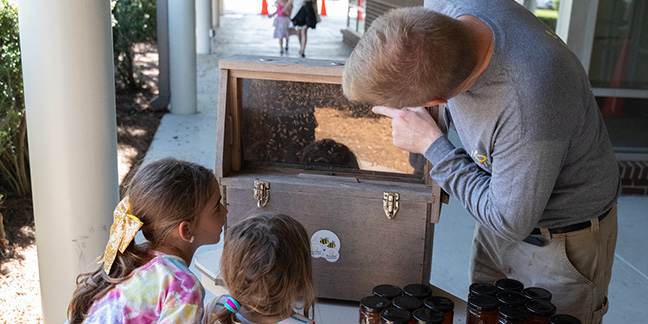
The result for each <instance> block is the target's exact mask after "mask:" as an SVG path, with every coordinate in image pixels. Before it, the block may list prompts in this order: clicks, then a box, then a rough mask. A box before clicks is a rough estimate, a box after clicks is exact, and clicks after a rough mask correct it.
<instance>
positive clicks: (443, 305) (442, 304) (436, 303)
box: [423, 296, 454, 313]
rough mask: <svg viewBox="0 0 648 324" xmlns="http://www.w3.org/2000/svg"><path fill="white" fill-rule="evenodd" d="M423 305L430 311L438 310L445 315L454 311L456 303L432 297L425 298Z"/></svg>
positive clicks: (443, 298) (439, 297)
mask: <svg viewBox="0 0 648 324" xmlns="http://www.w3.org/2000/svg"><path fill="white" fill-rule="evenodd" d="M423 303H424V304H425V307H427V308H429V309H436V310H438V311H442V312H444V313H447V312H451V311H452V310H453V309H454V302H452V300H450V299H448V298H445V297H441V296H431V297H428V298H425V301H424V302H423Z"/></svg>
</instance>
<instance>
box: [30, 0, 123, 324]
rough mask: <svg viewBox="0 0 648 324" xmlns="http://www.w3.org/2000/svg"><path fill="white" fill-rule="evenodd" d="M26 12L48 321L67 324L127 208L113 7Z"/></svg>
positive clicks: (63, 0) (53, 4) (46, 7)
mask: <svg viewBox="0 0 648 324" xmlns="http://www.w3.org/2000/svg"><path fill="white" fill-rule="evenodd" d="M18 8H19V12H18V14H19V21H20V39H21V47H22V65H23V77H24V89H25V105H26V107H27V112H26V114H27V132H28V138H29V153H30V161H31V177H32V190H33V203H34V216H35V223H36V244H37V247H38V264H39V273H40V286H41V298H42V305H43V318H44V321H45V323H46V324H48V323H63V322H64V321H65V319H66V310H67V306H68V304H69V302H70V298H71V297H72V292H73V291H74V289H75V287H76V284H75V279H76V276H77V275H78V274H79V273H82V272H88V271H91V270H95V269H96V268H97V267H98V265H97V263H96V261H97V257H98V256H99V255H100V254H101V253H102V252H103V250H104V248H105V246H106V242H107V239H108V233H109V230H110V225H111V224H112V212H113V210H114V207H115V205H116V204H117V202H118V199H119V191H118V174H117V132H116V121H115V86H114V70H113V52H112V39H111V38H112V34H111V22H110V2H109V1H83V3H82V5H81V3H80V2H79V1H78V0H48V1H29V0H22V1H20V2H19V4H18Z"/></svg>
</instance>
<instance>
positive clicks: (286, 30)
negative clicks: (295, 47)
mask: <svg viewBox="0 0 648 324" xmlns="http://www.w3.org/2000/svg"><path fill="white" fill-rule="evenodd" d="M288 1H289V0H277V3H276V6H277V11H275V12H274V13H272V14H270V15H268V18H272V17H273V16H274V15H277V18H275V20H274V22H273V23H272V25H273V26H274V28H275V30H274V38H279V53H282V54H283V52H284V46H283V40H284V38H285V39H286V47H285V49H286V51H288V39H289V38H290V34H291V31H292V33H293V34H294V33H296V32H295V30H294V28H291V27H290V24H291V21H290V18H289V17H288V16H289V15H290V10H289V9H291V8H286V10H285V11H286V12H284V8H285V7H286V5H287V4H288Z"/></svg>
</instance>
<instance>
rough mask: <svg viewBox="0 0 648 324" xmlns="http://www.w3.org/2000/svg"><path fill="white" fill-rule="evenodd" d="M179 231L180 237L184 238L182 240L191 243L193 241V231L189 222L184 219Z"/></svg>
mask: <svg viewBox="0 0 648 324" xmlns="http://www.w3.org/2000/svg"><path fill="white" fill-rule="evenodd" d="M178 233H179V234H180V238H182V240H184V241H187V242H189V243H191V242H193V231H192V229H191V224H190V223H189V222H187V221H182V222H181V223H180V225H178Z"/></svg>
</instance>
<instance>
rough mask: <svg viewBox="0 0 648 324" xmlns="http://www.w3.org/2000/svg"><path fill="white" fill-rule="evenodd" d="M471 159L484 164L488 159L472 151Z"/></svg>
mask: <svg viewBox="0 0 648 324" xmlns="http://www.w3.org/2000/svg"><path fill="white" fill-rule="evenodd" d="M472 157H473V159H475V161H477V162H479V163H484V162H486V160H488V158H487V157H486V156H485V155H481V154H478V153H477V150H474V151H473V152H472Z"/></svg>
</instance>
